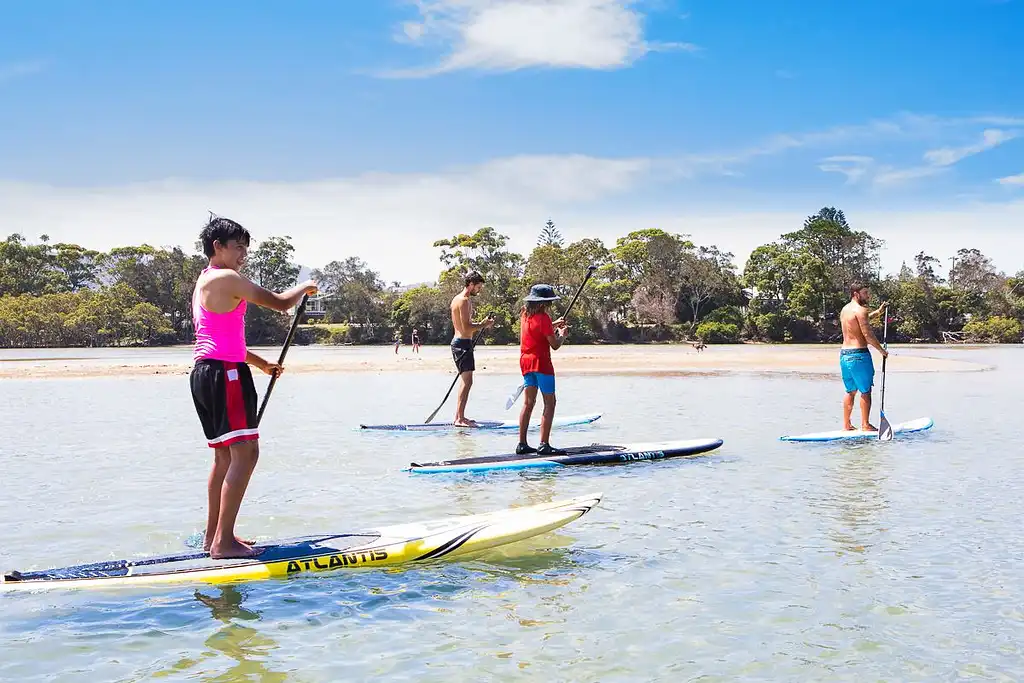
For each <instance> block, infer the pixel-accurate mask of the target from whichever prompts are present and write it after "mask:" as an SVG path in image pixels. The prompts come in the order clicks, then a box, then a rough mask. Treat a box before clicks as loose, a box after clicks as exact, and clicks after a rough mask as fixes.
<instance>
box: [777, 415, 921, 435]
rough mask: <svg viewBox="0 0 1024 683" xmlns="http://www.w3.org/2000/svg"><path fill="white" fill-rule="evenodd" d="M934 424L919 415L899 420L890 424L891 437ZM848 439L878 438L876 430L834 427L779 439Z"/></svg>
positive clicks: (912, 432) (918, 430)
mask: <svg viewBox="0 0 1024 683" xmlns="http://www.w3.org/2000/svg"><path fill="white" fill-rule="evenodd" d="M934 425H935V422H934V421H933V420H932V418H930V417H920V418H917V419H916V420H908V421H906V422H899V423H896V424H891V425H890V426H891V427H892V433H893V437H894V438H895V437H897V436H899V435H900V434H914V433H917V432H923V431H926V430H928V429H931V428H932V427H933V426H934ZM850 439H876V440H877V439H878V432H865V431H861V430H859V429H857V430H854V431H846V430H843V429H836V430H832V431H826V432H811V433H809V434H800V435H797V436H780V437H779V440H780V441H845V440H850Z"/></svg>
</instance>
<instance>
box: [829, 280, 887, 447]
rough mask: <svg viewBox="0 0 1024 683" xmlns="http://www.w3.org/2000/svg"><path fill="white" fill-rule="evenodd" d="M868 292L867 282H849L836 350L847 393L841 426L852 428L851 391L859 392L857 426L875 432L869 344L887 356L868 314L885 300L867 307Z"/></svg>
mask: <svg viewBox="0 0 1024 683" xmlns="http://www.w3.org/2000/svg"><path fill="white" fill-rule="evenodd" d="M870 301H871V292H870V290H869V289H868V287H867V285H865V284H863V283H860V282H855V283H853V284H852V285H850V303H848V304H846V305H845V306H843V310H842V311H840V313H839V321H840V322H841V323H842V326H843V346H842V348H841V349H840V350H839V368H840V370H841V371H842V376H843V386H844V388H845V389H846V396H845V397H844V398H843V429H844V430H847V431H853V424H852V423H851V421H850V416H851V414H852V413H853V399H854V395H855V394H856V393H857V392H858V391H859V392H860V428H861V430H863V431H866V432H877V431H878V428H877V427H874V426H872V425H871V422H870V418H871V388H872V386H874V381H875V364H874V362H873V361H872V360H871V351H870V350H869V349H868V345H869V344H870V345H871V346H874V347H875V348H876V349H878V352H879V353H880V354H882V358H888V356H889V354H888V352H887V351H886V350H885V349H884V348H882V345H881V344H880V343H879V342H878V339H877V338H876V337H875V333H874V332H872V331H871V324H870V322H869V319H870V318H874V317H876V316H878V315H881V314H882V313H884V312H885V310H886V308H887V307H888V305H889V304H888V303H886V302H882V305H881V306H879V307H878V309H877V310H874V311H870V312H869V311H868V309H867V304H868V303H869V302H870Z"/></svg>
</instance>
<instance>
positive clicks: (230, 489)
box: [189, 218, 317, 559]
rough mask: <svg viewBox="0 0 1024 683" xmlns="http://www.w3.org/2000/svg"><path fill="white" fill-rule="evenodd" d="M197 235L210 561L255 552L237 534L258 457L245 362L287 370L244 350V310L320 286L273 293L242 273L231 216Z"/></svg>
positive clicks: (196, 303)
mask: <svg viewBox="0 0 1024 683" xmlns="http://www.w3.org/2000/svg"><path fill="white" fill-rule="evenodd" d="M199 239H200V240H201V241H202V243H203V252H204V253H205V254H206V256H207V257H208V258H209V259H210V265H209V266H207V267H206V268H205V269H203V272H202V274H201V275H200V276H199V279H198V280H197V281H196V287H195V291H194V292H193V294H192V321H193V325H194V326H195V332H196V341H195V349H194V351H193V354H192V355H193V359H194V360H195V365H194V366H193V368H192V374H191V375H190V377H189V383H190V385H191V388H192V402H193V403H194V404H195V407H196V413H197V414H198V415H199V422H200V423H201V424H202V426H203V432H204V433H205V434H206V439H207V445H209V447H210V448H213V449H214V460H213V469H212V470H211V472H210V479H209V482H208V496H209V513H208V516H207V519H206V540H205V543H204V545H203V547H204V549H206V550H208V551H209V552H210V557H212V558H214V559H221V558H229V557H252V556H254V555H256V554H258V551H256V550H254V549H253V548H251V547H250V546H251V545H252V542H251V541H243V540H242V539H240V538H238V537H237V536H235V519H236V518H237V516H238V509H239V507H241V505H242V498H243V497H244V496H245V489H246V487H247V486H248V485H249V479H250V477H251V476H252V472H253V470H254V469H255V468H256V461H257V460H258V459H259V431H258V430H257V428H256V413H257V409H256V403H257V397H256V387H255V385H254V384H253V381H252V373H251V372H250V371H249V366H250V365H255V366H256V367H257V368H259V369H260V370H262V371H263V372H265V373H266V374H268V375H273V374H274V373H278V374H280V373H281V372H283V371H284V368H282V367H281V366H279V365H277V364H276V363H270V362H268V361H266V360H264V359H263V358H260V357H259V356H257V355H256V354H255V353H253V352H252V351H250V350H249V349H248V348H247V346H246V344H245V309H246V306H247V303H248V302H250V301H251V302H252V303H254V304H256V305H258V306H264V307H265V308H270V309H272V310H275V311H282V312H284V311H287V310H288V309H289V308H292V307H293V306H295V305H297V304H298V303H299V301H300V300H301V299H302V295H303V294H306V293H308V294H315V293H316V291H317V287H316V284H315V283H313V281H312V280H310V281H308V282H304V283H302V284H301V285H298V286H296V287H292V288H291V289H289V290H288V291H286V292H282V293H280V294H278V293H274V292H271V291H269V290H266V289H264V288H263V287H260V286H259V285H257V284H256V283H254V282H252V281H251V280H249V279H248V278H246V277H244V276H243V275H242V274H241V273H240V272H239V271H240V270H241V268H242V265H243V264H244V263H245V257H246V255H247V253H248V250H249V232H248V231H247V230H246V229H245V228H243V227H242V226H241V225H239V224H238V223H236V222H234V221H232V220H229V219H227V218H212V219H211V220H210V222H209V223H207V225H206V226H205V227H204V228H203V230H202V232H201V233H200V234H199Z"/></svg>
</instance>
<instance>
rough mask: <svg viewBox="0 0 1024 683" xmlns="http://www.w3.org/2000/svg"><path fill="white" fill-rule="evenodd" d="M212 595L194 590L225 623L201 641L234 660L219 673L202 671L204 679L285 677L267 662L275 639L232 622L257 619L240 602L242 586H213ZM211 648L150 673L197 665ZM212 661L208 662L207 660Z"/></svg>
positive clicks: (170, 672)
mask: <svg viewBox="0 0 1024 683" xmlns="http://www.w3.org/2000/svg"><path fill="white" fill-rule="evenodd" d="M215 590H216V591H217V594H216V595H207V594H205V593H203V592H202V591H200V590H196V591H195V592H194V593H193V595H194V597H195V599H196V600H198V601H199V602H201V603H202V604H204V605H206V606H207V607H208V608H209V609H210V615H211V616H212V617H213V618H214V619H216V620H217V621H220V622H222V623H224V624H225V626H224V628H221V629H219V630H217V631H216V632H215V633H214V634H213V635H211V636H210V637H209V638H207V639H206V640H205V641H204V644H205V645H206V646H207V647H208V648H210V650H213V651H215V652H219V653H220V654H222V655H224V656H226V657H228V658H229V659H233V660H235V664H234V665H233V666H231V667H230V668H229V669H227V670H226V671H223V672H220V673H213V672H204V673H203V675H202V679H201V680H204V681H216V682H218V683H229V682H233V681H250V680H259V681H270V682H271V683H273V682H276V681H285V680H287V677H288V674H287V673H286V672H283V671H273V670H271V669H270V668H269V667H268V666H267V660H269V658H270V655H271V653H273V652H274V651H275V650H277V649H278V643H277V642H276V641H275V640H274V639H272V638H270V637H268V636H267V635H266V634H264V633H261V632H260V631H258V630H257V629H256V628H254V627H253V626H247V625H244V624H239V623H236V622H237V621H243V622H245V621H249V622H258V621H260V619H261V614H260V612H258V611H256V610H252V609H248V608H246V607H243V606H242V603H243V602H244V601H245V598H246V596H247V594H248V593H247V589H246V588H245V587H240V586H234V585H226V586H222V587H219V588H217V589H215ZM215 652H211V651H205V652H202V653H201V654H200V655H199V656H198V658H192V657H189V658H185V659H180V660H178V661H177V662H175V663H174V664H172V665H171V666H170V667H169V668H168V669H166V670H164V671H161V672H157V673H156V674H154V677H157V678H162V677H166V676H172V675H175V674H178V673H183V672H186V671H190V670H194V669H197V668H200V667H201V665H203V663H204V661H205V660H210V659H211V658H215V657H216V654H215ZM209 663H212V662H209Z"/></svg>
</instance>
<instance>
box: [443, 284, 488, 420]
mask: <svg viewBox="0 0 1024 683" xmlns="http://www.w3.org/2000/svg"><path fill="white" fill-rule="evenodd" d="M463 285H464V287H463V290H462V291H461V292H459V293H458V294H456V295H455V297H454V298H453V299H452V304H451V313H452V326H453V327H455V337H454V338H453V339H452V344H451V346H452V359H453V360H454V361H455V369H456V371H457V372H458V373H459V377H460V378H461V379H462V385H461V386H460V387H459V396H458V403H457V404H456V406H455V424H456V425H457V426H459V427H475V426H476V422H475V421H473V420H470V419H467V418H466V402H467V401H469V390H470V389H471V388H472V387H473V371H474V370H476V359H475V358H474V357H473V335H474V334H476V333H477V331H478V330H482V329H483V330H486V329H488V328H490V327H492V326H493V325H494V318H493V317H491V316H488V317H487V319H486V320H484V321H483V322H482V323H474V322H473V303H472V302H471V301H470V297H474V296H476V295H477V294H479V293H480V290H482V289H483V288H484V276H483V275H481V274H480V273H478V272H476V271H473V272H471V273H468V274H467V275H466V277H465V279H464V280H463Z"/></svg>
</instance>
